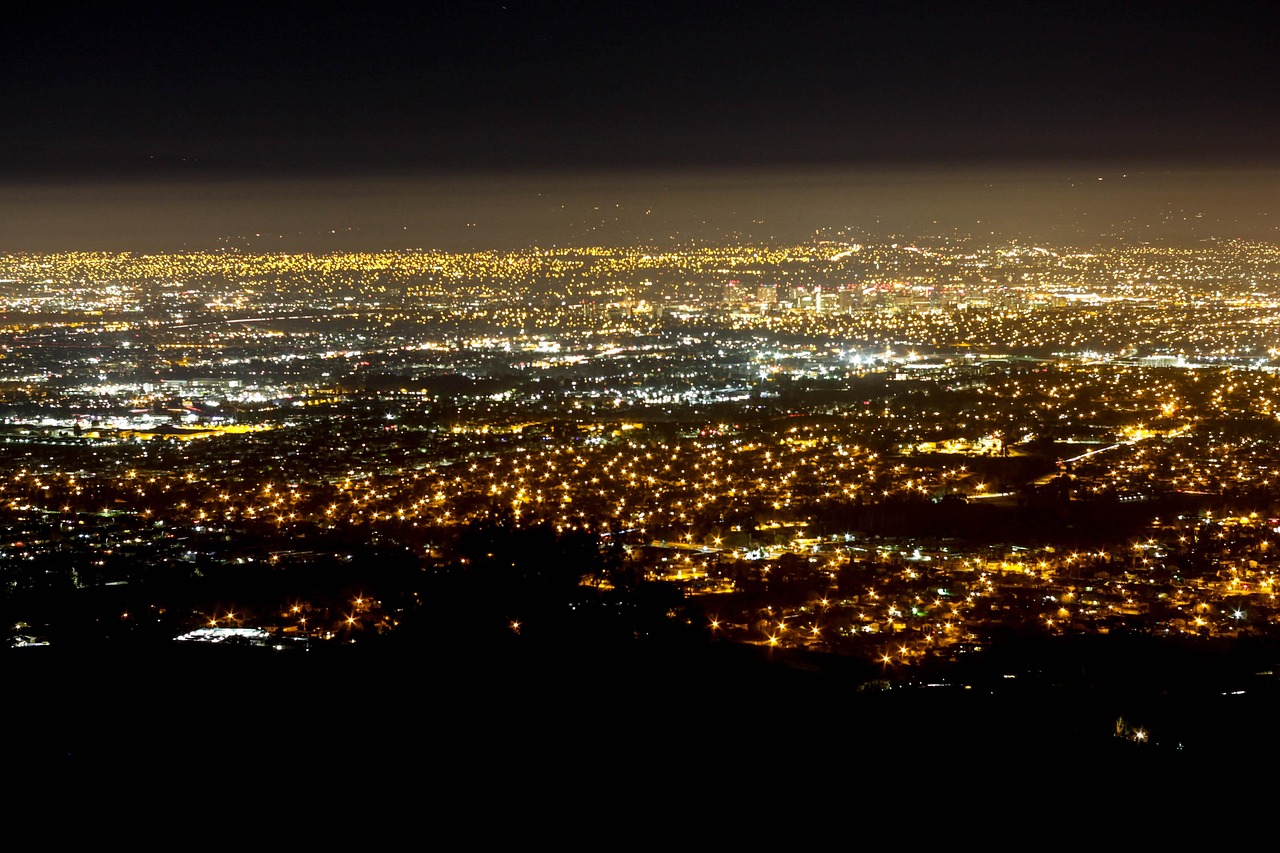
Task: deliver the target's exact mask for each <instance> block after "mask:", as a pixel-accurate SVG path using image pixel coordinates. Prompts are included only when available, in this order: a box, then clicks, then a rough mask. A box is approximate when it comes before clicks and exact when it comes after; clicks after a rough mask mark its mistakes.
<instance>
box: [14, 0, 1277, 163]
mask: <svg viewBox="0 0 1280 853" xmlns="http://www.w3.org/2000/svg"><path fill="white" fill-rule="evenodd" d="M331 8H332V7H329V6H325V5H322V4H317V3H297V4H290V3H283V4H282V3H270V2H262V3H258V4H256V6H251V5H247V4H235V3H219V4H212V3H186V2H183V3H178V2H173V3H163V4H161V3H155V4H128V3H123V4H120V3H95V4H79V3H50V2H28V3H22V2H20V3H19V6H18V9H17V10H16V11H13V10H8V11H6V21H5V30H6V37H5V44H4V49H3V50H2V51H0V81H3V82H2V83H0V97H2V99H3V111H2V113H0V114H3V115H4V116H5V121H4V125H5V129H4V131H3V133H0V177H4V178H8V179H46V178H58V177H66V176H70V177H76V178H83V177H86V176H87V177H93V178H101V177H111V176H129V177H135V176H150V175H180V176H196V177H199V176H205V175H218V174H228V173H232V174H263V173H265V174H280V173H282V172H287V173H291V174H308V175H317V174H319V175H329V174H338V173H341V174H348V175H349V174H367V173H369V172H379V171H380V172H393V173H400V172H405V171H412V172H423V171H426V172H437V173H438V172H446V173H447V172H453V171H456V170H460V169H469V170H477V169H478V170H493V169H517V170H527V169H537V168H559V169H565V168H568V169H579V168H588V167H594V168H608V169H619V168H620V169H629V168H635V167H670V166H699V167H703V166H714V167H718V166H728V167H737V166H790V165H796V164H805V165H833V164H841V165H849V164H853V165H864V164H877V163H896V164H902V163H939V162H948V163H951V162H963V163H975V162H977V163H1007V162H1010V161H1018V162H1028V161H1031V162H1039V161H1045V160H1063V159H1069V160H1098V159H1116V158H1129V157H1135V156H1140V157H1144V158H1148V159H1177V160H1190V161H1196V162H1205V161H1213V162H1215V163H1217V162H1223V161H1232V162H1238V161H1247V162H1252V163H1257V162H1259V161H1265V162H1269V163H1271V164H1274V163H1275V160H1276V153H1275V152H1276V148H1277V146H1276V140H1277V139H1278V138H1280V94H1278V93H1280V86H1277V85H1276V79H1277V73H1276V72H1277V69H1278V66H1280V59H1277V57H1280V3H1274V2H1267V3H1256V4H1243V3H1231V2H1214V3H1209V2H1205V3H1185V2H1148V3H1144V2H1139V3H1124V2H1110V3H1099V4H1089V3H1084V4H1081V3H1066V2H1054V3H1035V2H1023V3H1016V4H1015V3H1001V4H991V3H982V2H911V0H901V2H880V0H871V1H870V2H844V3H804V2H797V3H783V2H779V3H760V2H741V3H721V2H703V3H697V2H690V3H687V4H683V5H679V6H678V5H675V4H661V3H626V2H583V3H534V2H527V0H503V2H474V3H456V2H447V1H446V2H422V3H417V4H413V5H408V4H406V5H395V6H390V5H386V4H378V3H351V4H347V5H346V6H344V7H340V9H339V10H337V11H331Z"/></svg>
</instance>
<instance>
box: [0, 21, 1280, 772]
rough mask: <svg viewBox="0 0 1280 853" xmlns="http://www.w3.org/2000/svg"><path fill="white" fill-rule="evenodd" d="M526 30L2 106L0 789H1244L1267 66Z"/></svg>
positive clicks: (165, 72)
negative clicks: (751, 785) (961, 769)
mask: <svg viewBox="0 0 1280 853" xmlns="http://www.w3.org/2000/svg"><path fill="white" fill-rule="evenodd" d="M551 5H553V4H548V5H547V6H546V7H545V8H544V7H541V6H539V5H538V4H526V3H522V2H515V0H513V2H511V3H509V4H501V3H500V4H482V3H481V4H474V8H472V7H468V8H466V9H462V8H458V9H454V10H453V11H452V12H450V13H449V14H447V15H442V16H441V17H440V19H439V20H435V19H434V18H433V19H432V20H430V21H425V19H424V20H417V19H412V20H411V19H410V17H411V16H410V17H403V16H401V17H395V20H394V21H389V20H382V18H383V17H384V16H379V15H370V16H368V19H367V20H366V19H365V18H364V17H363V16H362V17H361V20H359V21H351V22H349V23H348V24H344V25H343V26H334V25H333V24H332V22H328V23H326V22H321V21H317V22H313V23H311V24H307V25H306V26H305V27H304V26H303V25H302V24H299V23H298V22H296V21H294V20H293V19H291V18H289V16H288V15H284V14H279V13H274V12H270V11H265V12H263V13H262V15H261V16H260V20H259V21H258V22H257V24H255V26H254V27H253V28H250V29H247V30H244V31H241V30H240V29H234V31H233V30H230V29H228V27H229V26H230V25H229V24H228V23H227V22H226V21H223V20H222V18H221V17H220V16H216V15H213V14H206V13H205V12H204V11H202V10H200V9H194V10H188V12H185V13H183V14H178V13H176V12H175V13H174V15H175V16H174V17H173V18H172V19H170V18H167V17H164V16H158V17H155V18H154V19H148V20H146V21H141V20H139V21H136V22H131V21H126V20H125V19H128V18H130V17H131V16H130V15H129V14H127V13H121V15H122V17H121V18H120V20H117V19H116V17H115V15H114V13H108V12H106V11H99V12H86V17H85V18H84V19H83V20H77V21H74V22H65V27H64V29H61V30H59V32H60V33H61V35H60V37H59V39H58V40H57V44H56V45H52V46H49V47H48V48H47V50H49V51H50V53H49V54H48V55H47V56H46V55H45V54H37V53H33V52H32V51H33V50H34V48H32V47H29V46H27V47H23V48H22V50H21V51H19V52H15V53H13V54H12V55H11V56H9V57H8V58H7V59H6V60H4V62H5V63H6V65H5V68H6V71H7V72H8V79H9V80H11V81H12V82H11V83H10V84H9V85H7V86H6V87H5V88H6V89H7V90H11V91H6V92H4V93H2V94H4V95H5V98H6V100H5V101H4V103H3V106H4V108H5V114H6V116H9V117H10V119H11V121H12V126H13V127H15V128H18V129H19V130H16V131H14V132H12V133H11V134H9V136H8V137H7V138H6V139H5V140H3V141H0V154H2V155H3V156H0V226H3V227H2V228H0V660H2V661H3V662H4V665H5V666H6V668H7V670H8V671H9V672H12V673H14V676H13V683H14V685H15V689H14V695H15V696H16V697H17V698H16V699H15V700H14V702H13V703H12V705H13V709H14V711H15V713H16V714H18V717H20V718H21V721H20V722H15V723H13V725H14V726H17V727H20V728H22V730H23V731H26V732H28V737H27V738H25V739H24V740H23V742H22V743H21V744H20V745H19V748H17V752H16V753H15V754H17V755H18V758H19V759H20V760H21V762H22V763H23V766H24V767H34V768H36V769H39V770H42V771H44V770H53V771H54V772H62V771H63V770H67V769H70V770H73V771H76V772H79V771H80V770H81V769H91V770H93V771H100V770H104V769H108V768H111V767H113V766H114V765H115V764H116V763H117V762H123V763H125V764H128V765H132V766H141V765H142V764H145V763H146V762H148V761H151V762H155V763H164V764H168V765H169V766H172V767H174V768H179V769H181V770H183V771H185V769H186V767H187V766H188V765H191V766H194V765H195V764H198V763H200V762H204V761H206V760H207V758H208V755H209V754H210V753H225V754H227V755H232V756H235V761H234V769H235V770H236V771H244V770H248V769H254V770H256V769H257V768H258V767H261V766H263V762H264V760H265V759H264V758H263V755H264V754H266V753H268V752H270V751H272V750H274V749H276V743H275V741H274V737H275V735H274V732H277V731H288V732H291V733H293V736H294V737H295V738H296V739H297V740H298V741H299V742H301V741H304V740H305V741H307V742H309V743H325V744H327V745H329V747H330V748H332V745H333V744H335V743H337V742H338V741H346V742H349V743H348V745H349V746H350V747H351V749H352V750H353V752H356V753H358V754H360V755H361V756H362V758H361V761H362V762H363V763H365V764H368V765H370V766H373V765H374V764H376V763H377V762H378V761H383V762H394V761H399V762H401V764H402V766H405V767H410V766H413V767H421V766H427V765H428V764H430V763H431V762H432V761H435V760H437V759H438V760H440V761H441V762H442V765H441V766H442V767H447V768H450V769H452V770H457V771H460V772H464V773H471V772H474V773H476V774H477V778H479V779H487V778H489V775H490V774H492V773H493V772H494V770H495V768H503V771H502V772H503V773H505V772H507V768H508V767H509V766H511V767H517V766H519V765H521V764H522V763H523V764H527V765H529V766H537V767H543V766H556V765H557V763H558V762H561V761H562V760H567V761H568V762H569V764H570V765H573V764H575V762H576V763H577V765H579V766H582V767H586V768H590V769H591V770H592V771H604V772H605V773H606V774H610V773H613V772H617V771H618V770H619V769H620V768H622V769H624V771H623V772H628V773H629V772H630V770H629V769H625V768H630V767H633V766H640V765H642V764H643V763H644V762H645V761H646V760H647V759H648V756H649V755H651V754H663V755H670V756H680V757H681V758H687V757H689V756H702V757H705V758H707V759H709V760H714V761H720V760H727V761H729V763H730V764H731V765H733V766H738V767H750V766H752V762H753V761H756V760H757V759H756V758H746V757H745V756H746V755H747V754H748V753H750V754H752V755H756V754H758V755H761V756H766V755H767V756H768V761H775V760H776V761H780V762H782V763H784V764H785V763H787V762H794V761H796V760H799V761H800V762H801V765H800V766H802V767H804V768H806V769H815V770H816V769H817V768H819V767H820V766H822V765H824V764H825V763H826V762H828V761H834V760H835V759H834V758H832V756H834V755H837V754H843V753H842V752H841V750H845V751H848V752H851V753H854V754H857V755H859V756H862V758H863V760H864V763H863V764H861V765H859V764H858V763H857V762H856V761H855V762H851V763H850V764H849V766H850V767H853V768H855V770H854V771H853V772H855V773H862V772H869V771H867V770H866V768H869V767H874V766H878V761H879V759H881V758H883V759H884V760H885V761H886V762H891V761H892V762H897V761H899V760H902V761H904V762H905V761H906V759H904V758H903V756H913V755H914V756H918V755H921V754H924V753H928V754H930V755H932V754H933V753H932V752H931V750H942V749H952V748H958V747H957V745H958V744H959V743H961V742H962V741H964V742H970V741H971V742H972V743H974V744H977V745H978V747H975V748H979V749H980V750H981V751H984V752H985V751H988V750H990V751H993V752H1000V751H1001V750H1004V751H1006V752H1007V753H1009V754H1013V755H1018V754H1022V753H1024V752H1026V753H1028V754H1030V753H1032V752H1037V751H1039V752H1040V753H1044V751H1046V750H1047V751H1054V750H1056V751H1059V752H1061V753H1063V754H1066V753H1068V752H1072V751H1078V752H1079V753H1080V754H1081V755H1088V756H1090V757H1103V758H1105V759H1107V760H1117V761H1120V762H1122V763H1130V764H1132V763H1133V762H1138V763H1145V764H1144V765H1143V766H1153V765H1155V764H1158V765H1160V766H1180V765H1178V762H1181V761H1184V760H1189V759H1188V758H1187V757H1188V756H1190V757H1192V758H1196V759H1203V758H1208V759H1213V758H1215V757H1218V756H1221V755H1224V754H1226V753H1227V752H1230V751H1235V750H1247V751H1250V752H1252V753H1254V754H1258V753H1260V751H1263V750H1266V749H1268V748H1269V749H1272V750H1274V749H1275V746H1274V744H1271V743H1270V740H1268V738H1269V736H1268V735H1266V734H1265V730H1266V729H1267V726H1268V725H1269V721H1270V720H1271V719H1273V717H1274V713H1275V711H1276V709H1277V708H1280V704H1278V703H1280V678H1278V677H1277V675H1276V673H1277V672H1280V600H1277V594H1280V441H1278V439H1280V335H1278V334H1277V330H1278V329H1280V192H1277V188H1278V187H1280V179H1278V175H1280V173H1277V172H1276V170H1275V165H1276V164H1275V162H1274V152H1273V142H1274V139H1275V132H1276V130H1277V125H1276V122H1275V116H1276V115H1280V113H1278V112H1276V111H1275V110H1274V109H1269V108H1268V105H1270V106H1274V105H1275V95H1274V93H1273V92H1271V91H1270V90H1267V91H1262V90H1260V89H1259V88H1258V86H1257V81H1259V80H1265V79H1269V76H1268V72H1269V71H1270V70H1271V59H1270V57H1271V56H1273V52H1272V51H1271V50H1270V47H1271V46H1269V45H1268V44H1267V43H1266V42H1267V39H1266V36H1265V34H1266V33H1267V32H1271V31H1274V28H1271V29H1269V28H1268V25H1267V24H1266V23H1265V22H1263V21H1262V19H1263V18H1266V20H1267V21H1272V22H1273V23H1274V20H1273V19H1274V14H1270V13H1268V14H1270V17H1267V15H1264V14H1263V13H1261V12H1257V13H1253V12H1251V13H1250V14H1248V15H1245V14H1241V15H1239V16H1235V17H1233V16H1231V15H1228V14H1227V13H1223V12H1220V11H1217V10H1215V9H1210V8H1208V7H1207V6H1205V7H1204V8H1201V6H1202V5H1203V4H1197V3H1192V2H1187V3H1181V2H1179V3H1176V4H1174V5H1175V6H1177V7H1178V9H1179V10H1180V13H1179V14H1172V13H1170V14H1169V15H1168V16H1167V17H1168V20H1163V19H1162V20H1150V19H1149V18H1150V16H1149V15H1146V14H1139V12H1137V11H1133V10H1126V9H1114V8H1112V7H1110V6H1108V7H1107V8H1106V10H1105V19H1106V26H1094V25H1093V23H1090V22H1091V21H1092V19H1091V18H1090V17H1089V15H1088V14H1082V15H1081V16H1080V19H1079V20H1076V12H1074V11H1072V12H1070V13H1068V12H1067V11H1063V10H1051V9H1048V8H1046V9H1043V10H1041V11H1040V12H1039V13H1038V15H1039V16H1038V17H1037V16H1031V17H1027V15H1026V13H1025V10H1017V9H1010V10H994V9H993V10H986V11H982V12H971V11H969V10H960V9H953V8H950V7H946V4H929V3H924V4H919V8H917V4H875V3H871V4H865V5H864V6H862V7H860V8H856V9H854V8H851V9H849V10H846V11H843V12H836V11H833V10H827V11H821V12H819V10H817V9H816V8H814V9H810V8H807V7H805V8H799V7H798V8H797V9H795V10H792V9H788V10H786V11H785V14H784V13H783V12H782V11H780V10H779V9H775V8H773V6H772V5H771V4H767V3H760V4H756V3H746V4H743V8H742V9H740V10H738V12H739V14H735V16H733V17H734V19H735V20H738V19H741V20H738V23H736V24H735V25H734V27H736V29H735V28H732V27H731V28H726V27H725V26H723V24H724V17H723V15H721V14H720V13H719V12H715V11H714V10H711V9H700V8H698V9H690V10H686V11H685V12H683V13H682V16H683V17H681V18H680V23H679V25H678V26H677V25H676V23H675V22H674V20H673V19H669V18H667V17H664V16H663V15H661V14H658V13H657V12H656V11H652V10H645V11H644V13H643V14H640V13H638V12H635V11H633V10H628V9H619V10H614V11H613V12H606V11H604V10H602V9H597V8H595V7H590V8H588V7H587V6H586V5H585V4H576V3H567V4H564V7H563V8H560V7H556V8H554V9H553V8H551ZM802 5H803V4H802ZM852 5H854V6H857V5H859V4H852ZM935 5H936V6H937V8H936V9H935V8H934V6H935ZM925 7H928V8H927V9H926V8H925ZM944 7H946V8H944ZM925 12H928V14H924V13H925ZM748 13H753V14H748ZM185 14H190V15H191V16H192V17H191V19H190V21H187V20H186V19H185V18H184V15H185ZM23 15H24V16H26V17H24V19H23V20H24V21H25V22H26V23H25V24H23V26H25V27H27V28H28V29H31V30H32V31H44V30H47V29H49V28H50V27H51V26H52V25H53V23H54V22H53V21H51V19H50V17H49V16H48V14H47V13H42V12H40V11H39V10H36V9H31V10H28V11H26V12H24V13H23ZM614 16H616V17H614ZM393 17H394V16H393ZM287 18H288V20H286V19H287ZM1032 18H1034V20H1032ZM1255 18H1256V20H1255ZM28 19H29V20H28ZM57 23H58V24H59V26H60V27H62V26H63V22H61V21H59V22H57ZM125 23H133V24H136V26H128V27H126V26H125V25H124V24H125ZM995 23H999V24H1000V27H999V28H996V27H994V24H995ZM1094 23H1096V22H1094ZM428 24H429V26H428ZM308 27H309V28H310V29H307V28H308ZM428 30H429V31H430V32H431V33H432V35H431V37H430V39H429V42H430V45H429V46H428V47H429V48H430V49H427V47H424V44H425V43H424V42H422V41H421V38H420V35H419V34H420V33H423V32H427V31H428ZM100 32H108V33H110V34H111V38H110V39H106V40H102V39H100V38H99V33H100ZM907 32H910V33H913V34H914V35H913V36H912V40H911V41H910V42H909V43H910V45H911V49H910V50H909V51H907V52H906V53H905V54H900V52H899V51H898V50H897V49H891V48H890V47H889V46H888V45H891V44H900V43H901V44H906V43H908V42H906V41H903V39H902V38H901V37H894V38H890V37H887V36H886V35H885V34H889V35H892V34H895V33H897V34H899V36H901V34H903V33H907ZM996 32H1001V33H1006V35H1005V36H1001V37H999V38H996V37H995V36H993V33H996ZM1037 32H1046V33H1047V32H1053V33H1055V39H1057V40H1060V41H1062V43H1064V44H1065V43H1071V44H1073V45H1074V46H1073V48H1072V50H1071V51H1069V52H1066V53H1064V54H1063V55H1062V56H1059V55H1058V53H1056V52H1052V51H1048V52H1046V51H1042V50H1041V49H1040V47H1038V46H1036V45H1041V44H1042V40H1040V39H1038V37H1037V38H1032V37H1030V35H1029V34H1032V33H1037ZM1009 33H1019V34H1020V35H1019V37H1018V38H1013V37H1011V36H1009V35H1007V34H1009ZM219 34H221V38H220V37H219ZM1192 35H1194V39H1192ZM231 36H234V38H235V39H236V43H237V44H239V45H240V47H239V48H238V50H239V51H240V55H238V56H237V57H229V55H224V53H225V52H224V51H222V50H221V49H217V48H215V45H217V44H220V43H222V42H225V41H226V39H227V38H229V37H231ZM1139 36H1140V40H1141V42H1142V43H1143V44H1146V45H1149V55H1148V56H1146V58H1145V60H1144V61H1143V62H1142V63H1137V64H1135V63H1133V62H1131V61H1129V60H1126V61H1125V62H1119V60H1118V59H1117V57H1128V56H1129V55H1130V48H1131V44H1132V43H1133V40H1134V39H1138V38H1139ZM107 45H109V47H108V46H107ZM957 45H969V46H972V45H982V46H983V47H982V49H981V50H979V49H976V48H974V49H970V48H969V47H966V48H965V49H963V50H961V49H960V48H958V47H957ZM1067 53H1069V54H1070V55H1069V56H1068V55H1067ZM1188 56H1193V57H1201V58H1200V59H1197V60H1188V59H1186V57H1188ZM233 60H234V61H233ZM1117 63H1119V64H1117ZM304 80H305V81H306V84H305V85H303V83H302V82H301V81H304ZM1170 93H1176V97H1175V95H1174V94H1170ZM51 107H56V108H57V109H52V108H51ZM59 116H65V117H66V118H59ZM338 685H341V686H342V689H339V688H338ZM233 706H236V707H242V708H245V709H248V710H247V711H246V712H245V713H244V714H243V715H240V716H239V717H238V718H237V721H236V722H235V723H234V724H233V723H227V722H225V721H220V722H219V723H218V724H217V725H214V724H209V725H208V726H207V728H200V727H191V726H188V725H187V724H186V723H183V725H182V726H179V725H178V724H176V723H175V722H174V720H175V719H176V718H177V717H179V716H182V715H180V714H169V712H168V711H166V710H163V709H171V708H177V707H183V708H187V709H191V711H195V710H196V709H198V713H199V714H209V713H210V712H209V709H210V708H217V709H220V712H221V711H225V709H226V708H229V707H233ZM215 716H216V715H215ZM18 717H15V719H18ZM596 726H598V727H601V728H604V729H607V730H608V731H610V733H611V734H610V736H608V737H602V736H599V735H596V734H593V732H594V728H593V727H596ZM16 730H17V729H15V731H16ZM170 732H172V734H170ZM814 732H821V733H822V738H824V739H826V740H824V741H822V743H821V744H815V743H808V744H807V745H802V744H801V741H802V740H803V739H804V738H805V737H809V736H810V735H811V734H812V733H814ZM117 733H122V734H117ZM162 733H163V734H162ZM592 738H596V740H592ZM966 739H967V740H966ZM828 741H829V742H830V743H829V745H828V743H827V742H828ZM708 742H710V743H711V744H712V745H708ZM596 743H608V744H609V746H610V747H611V748H614V749H619V750H621V751H622V754H623V755H624V758H621V759H615V758H614V757H611V756H612V753H608V752H607V751H606V750H597V749H596V747H595V744H596ZM406 744H408V745H406ZM441 744H448V747H447V748H446V746H442V745H441ZM473 744H480V745H481V746H473ZM588 744H591V745H588ZM1033 747H1034V748H1033ZM575 750H576V752H575ZM752 751H755V752H752ZM731 753H732V754H731ZM565 754H567V755H570V756H571V758H570V759H563V758H562V756H563V755H565ZM797 755H800V756H802V757H801V758H799V759H797V758H796V756H797ZM441 756H443V757H441ZM573 756H576V758H573ZM606 756H610V757H606ZM891 756H892V758H891ZM671 760H672V761H675V759H674V758H672V759H671ZM759 760H762V761H763V760H765V759H759ZM1082 760H1083V759H1082ZM714 761H713V763H714ZM228 764H231V762H228ZM388 766H391V765H390V764H388ZM789 766H794V764H792V765H789ZM606 767H607V768H608V769H607V770H606V769H605V768H606ZM312 769H314V770H315V774H314V775H315V777H316V778H321V777H324V776H325V775H326V774H328V773H330V772H331V770H332V768H329V767H321V766H320V765H318V764H317V765H315V766H314V767H313V768H312ZM368 772H369V773H370V774H373V773H374V772H375V771H373V770H369V771H368ZM376 772H383V771H376ZM443 772H444V771H442V773H443ZM513 772H514V771H513ZM583 775H584V776H590V775H591V774H589V773H586V772H584V773H583Z"/></svg>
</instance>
